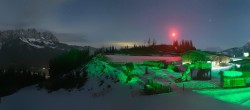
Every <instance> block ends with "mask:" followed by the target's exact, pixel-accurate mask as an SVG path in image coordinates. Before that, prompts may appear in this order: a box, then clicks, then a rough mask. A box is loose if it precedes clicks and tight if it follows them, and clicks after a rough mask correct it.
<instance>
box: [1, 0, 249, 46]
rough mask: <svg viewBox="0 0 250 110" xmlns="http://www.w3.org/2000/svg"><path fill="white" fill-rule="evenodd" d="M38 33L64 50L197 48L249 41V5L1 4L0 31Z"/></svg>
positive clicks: (182, 0)
mask: <svg viewBox="0 0 250 110" xmlns="http://www.w3.org/2000/svg"><path fill="white" fill-rule="evenodd" d="M18 28H37V29H41V30H49V31H52V32H54V33H57V35H58V36H59V39H60V40H61V41H63V42H67V43H69V44H77V45H91V46H93V47H101V46H109V45H116V46H121V45H124V44H125V45H127V44H129V43H130V44H133V43H138V44H143V43H144V42H145V41H147V40H148V39H149V38H151V39H155V40H156V41H157V42H158V43H171V42H172V40H171V39H170V35H171V33H172V32H176V34H177V38H178V39H179V40H181V39H186V40H193V43H194V45H195V46H196V47H197V48H200V49H204V48H207V47H221V48H223V49H227V48H231V47H239V46H242V45H244V44H245V43H246V42H248V41H249V40H250V0H0V29H2V30H5V29H18Z"/></svg>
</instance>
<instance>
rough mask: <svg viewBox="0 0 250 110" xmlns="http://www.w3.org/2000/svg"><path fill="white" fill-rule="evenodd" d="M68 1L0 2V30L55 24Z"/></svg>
mask: <svg viewBox="0 0 250 110" xmlns="http://www.w3.org/2000/svg"><path fill="white" fill-rule="evenodd" d="M67 1H68V0H0V10H1V11H0V15H1V17H0V28H2V29H4V28H27V27H34V26H43V25H44V24H47V23H52V22H56V13H57V11H58V9H59V8H60V7H61V6H62V5H63V4H65V3H66V2H67Z"/></svg>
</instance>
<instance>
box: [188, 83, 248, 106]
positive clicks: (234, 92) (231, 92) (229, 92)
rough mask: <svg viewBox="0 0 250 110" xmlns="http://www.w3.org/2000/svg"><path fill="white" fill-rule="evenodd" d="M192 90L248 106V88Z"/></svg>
mask: <svg viewBox="0 0 250 110" xmlns="http://www.w3.org/2000/svg"><path fill="white" fill-rule="evenodd" d="M193 91H194V92H196V93H199V94H204V95H208V96H211V97H213V98H215V99H218V100H221V101H225V102H229V103H234V104H240V105H243V106H247V107H250V100H249V97H250V93H249V91H250V88H238V89H213V90H193Z"/></svg>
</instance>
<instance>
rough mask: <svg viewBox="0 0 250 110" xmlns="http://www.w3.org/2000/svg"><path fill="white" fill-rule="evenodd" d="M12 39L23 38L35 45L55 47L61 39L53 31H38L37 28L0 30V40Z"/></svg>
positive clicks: (25, 41) (2, 41)
mask: <svg viewBox="0 0 250 110" xmlns="http://www.w3.org/2000/svg"><path fill="white" fill-rule="evenodd" d="M11 40H21V41H23V42H24V43H27V44H29V45H31V46H33V47H37V48H44V47H52V48H55V44H56V43H59V40H58V39H57V38H56V37H55V36H54V35H53V34H52V33H51V32H48V31H46V32H38V31H37V30H36V29H18V30H6V31H0V42H1V43H5V42H8V41H11Z"/></svg>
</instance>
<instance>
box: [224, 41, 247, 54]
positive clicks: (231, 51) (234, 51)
mask: <svg viewBox="0 0 250 110" xmlns="http://www.w3.org/2000/svg"><path fill="white" fill-rule="evenodd" d="M243 52H250V42H247V43H246V44H245V45H244V46H242V47H234V48H230V49H227V50H224V51H222V53H224V54H226V55H230V56H232V57H234V56H235V57H242V56H243Z"/></svg>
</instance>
